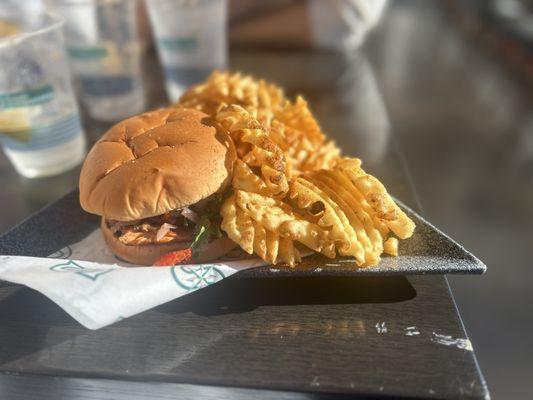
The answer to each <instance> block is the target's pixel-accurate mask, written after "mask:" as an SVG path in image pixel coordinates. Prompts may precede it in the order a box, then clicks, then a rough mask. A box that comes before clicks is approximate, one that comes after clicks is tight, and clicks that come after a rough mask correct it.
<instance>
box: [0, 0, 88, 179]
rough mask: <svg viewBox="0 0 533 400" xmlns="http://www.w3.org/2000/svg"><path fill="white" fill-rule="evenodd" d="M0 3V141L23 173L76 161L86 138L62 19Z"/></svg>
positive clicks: (53, 171) (37, 173) (51, 170)
mask: <svg viewBox="0 0 533 400" xmlns="http://www.w3.org/2000/svg"><path fill="white" fill-rule="evenodd" d="M17 11H20V10H18V9H17V8H16V7H14V6H13V4H12V3H11V4H9V6H5V7H2V6H0V21H2V24H3V26H4V27H5V26H8V27H10V29H8V30H7V31H6V30H4V32H3V34H2V35H1V36H2V37H0V142H1V143H2V147H3V149H4V152H5V154H6V155H7V157H8V158H9V159H10V161H11V162H12V163H13V165H14V166H15V169H16V170H17V171H18V172H19V173H20V174H21V175H23V176H25V177H28V178H35V177H43V176H52V175H57V174H60V173H62V172H65V171H67V170H69V169H71V168H73V167H74V166H76V165H78V164H80V163H81V161H82V160H83V159H84V157H85V149H86V140H85V135H84V133H83V129H82V127H81V124H80V118H79V113H78V107H77V104H76V100H75V97H74V92H73V89H72V86H71V81H70V79H71V78H70V73H69V69H68V63H67V58H66V54H65V50H64V39H63V31H62V20H61V19H60V18H59V17H57V16H55V15H53V14H50V13H47V12H44V11H41V12H39V13H38V14H37V13H32V14H31V15H29V14H28V13H24V12H17Z"/></svg>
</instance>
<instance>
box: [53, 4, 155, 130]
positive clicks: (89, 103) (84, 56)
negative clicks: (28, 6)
mask: <svg viewBox="0 0 533 400" xmlns="http://www.w3.org/2000/svg"><path fill="white" fill-rule="evenodd" d="M48 5H49V6H50V7H51V9H52V10H54V11H55V12H57V13H58V14H59V15H61V16H62V17H63V18H64V20H65V35H66V39H67V51H68V55H69V60H70V65H71V69H72V71H73V74H74V76H75V77H76V78H77V81H78V83H79V87H80V97H81V100H82V102H83V103H84V105H85V107H86V109H87V111H88V113H89V114H90V115H91V116H92V117H93V118H95V119H98V120H102V121H117V120H120V119H123V118H126V117H128V116H131V115H133V114H137V113H139V112H141V111H143V110H144V109H145V96H144V89H143V84H142V69H141V56H142V52H141V45H140V40H139V36H138V32H137V26H138V25H137V11H138V2H137V1H136V0H48Z"/></svg>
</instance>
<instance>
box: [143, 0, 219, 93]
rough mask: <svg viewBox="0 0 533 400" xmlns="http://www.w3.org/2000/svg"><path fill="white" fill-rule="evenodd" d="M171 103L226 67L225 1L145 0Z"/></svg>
mask: <svg viewBox="0 0 533 400" xmlns="http://www.w3.org/2000/svg"><path fill="white" fill-rule="evenodd" d="M145 3H146V6H147V8H148V13H149V16H150V22H151V25H152V30H153V32H154V36H155V40H156V43H157V51H158V53H159V59H160V61H161V64H162V65H163V69H164V73H165V86H166V91H167V95H168V97H169V100H170V101H171V102H174V101H176V100H177V99H178V98H179V97H180V95H181V94H182V93H183V92H184V91H185V89H186V88H187V87H188V86H190V85H192V84H194V83H198V82H200V81H202V80H204V79H205V78H206V77H207V75H209V73H210V72H211V71H212V70H213V69H223V68H225V67H226V64H227V54H228V51H227V23H226V21H227V9H226V7H227V4H226V0H146V1H145Z"/></svg>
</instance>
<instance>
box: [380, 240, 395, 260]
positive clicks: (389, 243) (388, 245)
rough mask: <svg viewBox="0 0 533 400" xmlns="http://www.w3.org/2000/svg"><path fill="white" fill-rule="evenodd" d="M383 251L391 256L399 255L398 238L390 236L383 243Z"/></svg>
mask: <svg viewBox="0 0 533 400" xmlns="http://www.w3.org/2000/svg"><path fill="white" fill-rule="evenodd" d="M383 251H384V252H385V253H387V254H390V255H391V256H394V257H397V256H398V239H396V238H395V237H390V238H388V239H387V240H386V241H385V243H383Z"/></svg>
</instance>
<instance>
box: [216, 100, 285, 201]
mask: <svg viewBox="0 0 533 400" xmlns="http://www.w3.org/2000/svg"><path fill="white" fill-rule="evenodd" d="M215 118H216V119H217V121H218V122H220V123H221V124H222V126H224V127H225V128H226V129H227V130H228V132H229V133H230V135H231V137H232V139H233V140H234V142H235V143H236V144H237V146H238V145H240V144H242V143H246V144H249V145H251V146H250V151H249V152H248V153H247V154H244V155H241V154H239V156H241V158H242V159H243V161H244V162H246V163H247V164H249V165H250V166H258V167H260V168H261V175H262V179H263V182H264V184H265V185H266V187H267V188H268V189H269V190H270V193H271V194H273V195H275V196H283V195H284V194H285V193H286V192H287V190H288V184H287V177H286V175H285V158H284V156H283V153H282V151H281V149H280V148H279V147H278V146H277V145H276V144H274V142H273V141H272V140H270V138H269V137H268V134H267V133H266V130H265V128H264V127H263V126H262V125H261V124H260V123H259V122H258V121H257V120H256V119H254V118H253V117H252V116H251V115H250V113H248V112H247V111H246V110H245V109H243V108H242V107H240V106H237V105H230V106H227V107H224V108H223V109H221V110H220V111H219V112H218V113H217V115H216V117H215Z"/></svg>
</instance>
